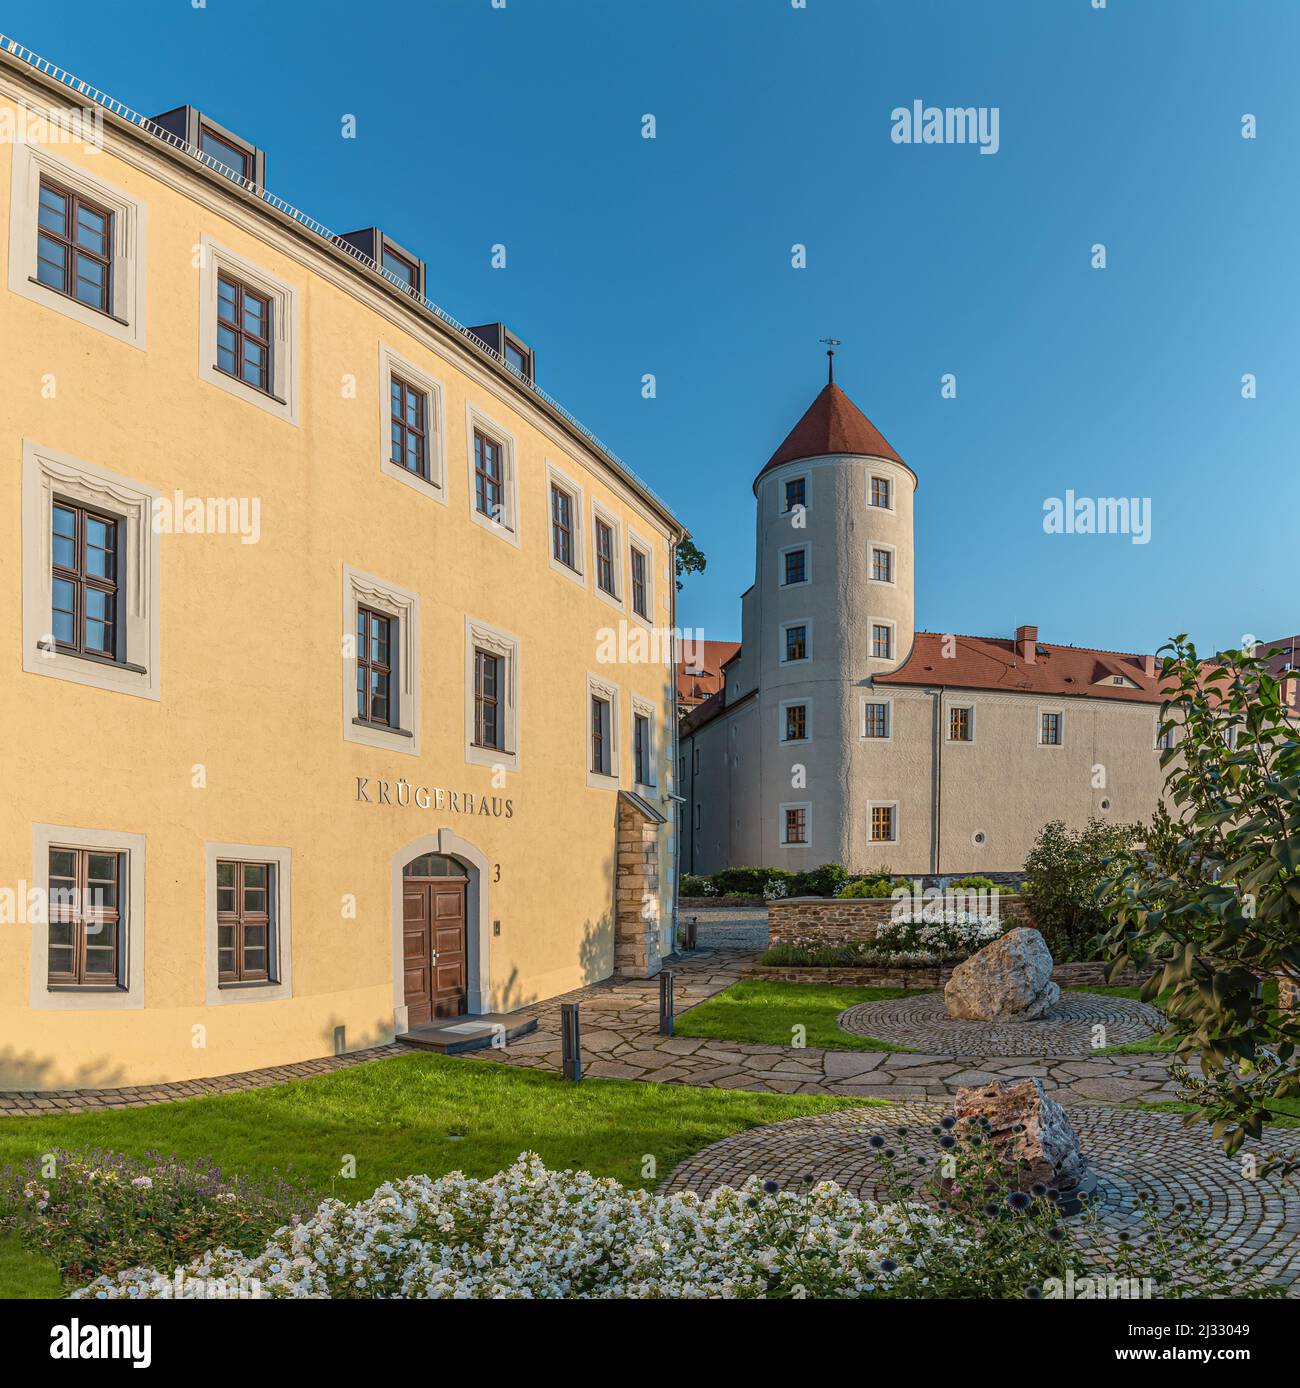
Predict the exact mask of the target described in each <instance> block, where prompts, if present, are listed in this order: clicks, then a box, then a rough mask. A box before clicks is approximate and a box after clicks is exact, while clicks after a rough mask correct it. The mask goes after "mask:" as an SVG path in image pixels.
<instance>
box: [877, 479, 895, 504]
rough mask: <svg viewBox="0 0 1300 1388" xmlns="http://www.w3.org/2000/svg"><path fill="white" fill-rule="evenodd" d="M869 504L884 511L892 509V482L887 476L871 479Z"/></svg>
mask: <svg viewBox="0 0 1300 1388" xmlns="http://www.w3.org/2000/svg"><path fill="white" fill-rule="evenodd" d="M871 504H872V505H873V506H879V507H881V509H882V510H885V511H892V510H893V509H894V484H893V483H892V482H891V481H890V480H889V478H888V477H873V478H872V479H871Z"/></svg>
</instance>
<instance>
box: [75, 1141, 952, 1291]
mask: <svg viewBox="0 0 1300 1388" xmlns="http://www.w3.org/2000/svg"><path fill="white" fill-rule="evenodd" d="M947 1229H948V1226H946V1225H945V1224H944V1223H943V1222H942V1220H941V1219H940V1218H939V1217H938V1216H937V1215H935V1214H934V1213H933V1212H932V1211H930V1210H928V1209H926V1208H925V1207H924V1206H922V1205H919V1204H910V1203H908V1204H903V1203H900V1204H892V1205H878V1204H874V1203H872V1202H870V1201H866V1200H859V1199H858V1198H857V1197H855V1196H853V1195H850V1194H848V1193H847V1192H846V1191H843V1190H841V1189H840V1187H838V1186H837V1185H835V1184H834V1183H833V1182H822V1183H820V1184H818V1185H814V1186H808V1187H806V1188H804V1189H803V1190H802V1191H800V1192H798V1193H794V1192H782V1193H779V1194H776V1193H772V1192H770V1191H769V1192H767V1193H764V1190H763V1188H762V1187H761V1186H760V1185H759V1184H758V1183H757V1182H753V1183H751V1184H750V1185H749V1186H748V1187H746V1188H745V1189H744V1190H741V1191H736V1190H731V1189H729V1188H723V1189H721V1190H718V1191H715V1192H714V1193H713V1194H712V1195H710V1196H707V1197H701V1196H698V1195H694V1194H691V1193H683V1194H676V1195H654V1194H650V1193H647V1192H645V1191H639V1190H627V1189H624V1187H622V1186H621V1185H619V1183H618V1182H617V1181H614V1180H611V1179H608V1178H597V1177H594V1176H591V1175H590V1174H588V1173H587V1172H585V1171H549V1170H547V1168H546V1167H545V1166H543V1164H542V1162H541V1161H540V1159H539V1158H538V1157H536V1156H535V1155H533V1154H531V1153H524V1154H523V1155H521V1156H520V1158H519V1160H518V1161H517V1162H516V1163H515V1164H514V1166H512V1167H510V1169H509V1170H507V1171H502V1172H499V1173H498V1174H497V1175H495V1176H492V1177H490V1178H489V1179H487V1180H478V1179H474V1178H471V1177H467V1176H464V1175H462V1174H461V1173H460V1172H452V1173H451V1174H450V1175H447V1176H443V1177H440V1178H438V1179H436V1180H435V1179H433V1178H431V1177H428V1176H408V1177H406V1178H405V1179H403V1180H400V1181H394V1182H390V1183H388V1184H386V1185H383V1186H381V1187H380V1188H379V1189H378V1190H377V1191H376V1192H375V1193H374V1195H372V1196H371V1197H370V1199H368V1200H363V1201H361V1202H360V1203H359V1204H356V1205H347V1204H344V1203H343V1202H342V1201H340V1200H326V1201H324V1202H323V1203H322V1204H321V1205H320V1206H319V1208H318V1209H317V1210H316V1212H315V1214H314V1215H313V1216H312V1217H311V1218H310V1219H309V1220H307V1221H305V1222H304V1223H302V1224H298V1225H295V1226H293V1227H291V1228H284V1229H280V1230H278V1231H277V1232H276V1234H275V1236H274V1237H273V1238H272V1240H271V1242H270V1243H269V1244H268V1245H267V1246H266V1248H265V1249H264V1250H263V1251H262V1252H261V1253H260V1254H257V1255H255V1256H253V1257H246V1256H245V1255H243V1254H240V1253H236V1252H233V1251H231V1250H230V1249H216V1250H214V1251H212V1252H209V1253H207V1254H205V1255H204V1256H203V1257H201V1258H199V1259H196V1260H195V1261H194V1262H192V1263H191V1264H189V1266H188V1267H187V1268H186V1269H184V1270H183V1271H180V1270H173V1271H172V1272H162V1271H159V1270H157V1269H153V1268H133V1269H131V1270H130V1271H128V1272H124V1273H121V1274H120V1275H119V1276H118V1277H116V1278H108V1277H101V1278H99V1279H98V1280H97V1281H95V1282H92V1283H90V1284H89V1285H88V1286H87V1287H84V1288H82V1289H81V1290H80V1291H77V1292H74V1293H73V1295H74V1296H78V1297H95V1298H149V1299H152V1298H171V1297H174V1296H188V1297H199V1298H202V1297H210V1296H217V1295H222V1294H223V1293H222V1292H221V1291H220V1290H214V1289H220V1288H222V1287H230V1288H235V1287H238V1288H240V1289H241V1291H240V1292H238V1293H232V1292H229V1291H228V1292H225V1293H224V1294H226V1295H230V1294H239V1295H249V1294H252V1295H256V1296H260V1297H314V1298H343V1297H408V1298H433V1297H461V1298H463V1297H510V1298H520V1297H521V1298H534V1297H538V1298H540V1297H577V1298H590V1297H627V1298H658V1297H714V1298H718V1297H721V1298H733V1297H763V1296H795V1297H798V1296H809V1295H815V1296H819V1297H827V1296H832V1297H834V1296H841V1297H862V1296H873V1295H876V1296H881V1295H884V1296H888V1295H891V1294H893V1295H898V1294H899V1293H900V1292H901V1291H902V1290H903V1285H902V1284H904V1283H905V1284H906V1285H907V1286H908V1287H909V1288H910V1293H911V1294H912V1295H916V1294H917V1291H918V1289H920V1288H923V1287H924V1284H925V1280H926V1273H925V1270H926V1265H927V1262H928V1261H929V1260H930V1259H936V1258H944V1259H947V1260H951V1259H953V1258H954V1256H955V1257H957V1258H958V1260H960V1259H961V1258H962V1255H963V1253H964V1252H965V1251H966V1247H967V1246H966V1245H965V1244H962V1243H959V1242H958V1241H957V1240H956V1239H955V1237H954V1236H953V1235H952V1234H951V1233H949V1232H947ZM909 1255H910V1257H911V1261H910V1262H909V1261H908V1259H909ZM248 1288H253V1289H254V1290H253V1291H252V1292H251V1293H250V1292H249V1291H248V1290H247V1289H248Z"/></svg>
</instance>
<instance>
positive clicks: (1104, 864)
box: [1021, 819, 1137, 960]
mask: <svg viewBox="0 0 1300 1388" xmlns="http://www.w3.org/2000/svg"><path fill="white" fill-rule="evenodd" d="M1136 832H1137V831H1136V830H1135V829H1134V827H1133V826H1132V825H1131V824H1107V823H1105V822H1104V821H1102V820H1099V819H1090V820H1089V821H1088V824H1087V826H1086V827H1085V828H1083V829H1067V828H1066V827H1065V825H1064V824H1063V823H1062V822H1061V821H1060V820H1059V819H1054V820H1052V822H1051V823H1050V824H1044V825H1043V827H1042V829H1040V830H1039V833H1038V838H1037V840H1036V841H1035V843H1034V846H1033V848H1032V849H1031V850H1030V853H1029V856H1028V857H1027V858H1026V859H1025V881H1024V886H1023V887H1022V888H1021V892H1022V893H1023V895H1024V896H1026V897H1027V898H1028V899H1029V902H1030V910H1031V911H1032V912H1033V917H1034V924H1035V925H1036V926H1037V927H1038V929H1039V930H1041V931H1042V933H1043V937H1044V938H1045V939H1046V941H1047V946H1048V948H1049V949H1050V950H1051V951H1052V955H1053V957H1054V958H1056V959H1058V960H1060V959H1097V958H1100V957H1101V956H1100V936H1101V933H1102V932H1103V930H1105V928H1106V917H1105V915H1104V914H1103V911H1102V902H1101V900H1100V898H1099V893H1100V892H1101V890H1102V887H1103V884H1104V883H1105V882H1106V881H1107V880H1108V879H1109V878H1111V877H1113V876H1114V874H1115V867H1114V863H1113V862H1112V861H1111V860H1112V859H1113V858H1115V856H1116V855H1117V854H1127V853H1130V852H1131V851H1132V848H1133V844H1134V839H1135V836H1136Z"/></svg>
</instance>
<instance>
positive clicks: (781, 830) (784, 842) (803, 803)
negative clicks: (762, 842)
mask: <svg viewBox="0 0 1300 1388" xmlns="http://www.w3.org/2000/svg"><path fill="white" fill-rule="evenodd" d="M787 810H802V811H803V812H804V817H803V824H804V835H805V837H804V840H803V842H802V843H799V842H792V841H791V840H790V839H787V838H786V836H785V828H786V826H785V812H786V811H787ZM777 815H778V818H777V821H776V826H777V840H778V842H779V843H780V845H781V847H782V848H811V847H812V841H813V807H812V801H811V800H789V801H785V802H784V803H782V804H781V805H778V806H777Z"/></svg>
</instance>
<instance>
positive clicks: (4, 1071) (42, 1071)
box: [0, 1050, 123, 1091]
mask: <svg viewBox="0 0 1300 1388" xmlns="http://www.w3.org/2000/svg"><path fill="white" fill-rule="evenodd" d="M56 1065H57V1066H59V1068H62V1062H61V1061H57V1060H56V1059H55V1058H54V1057H53V1056H49V1057H45V1058H42V1057H40V1056H37V1055H35V1054H34V1053H33V1052H31V1051H28V1052H27V1053H26V1054H19V1052H17V1051H15V1050H0V1091H6V1090H19V1091H22V1090H32V1089H37V1090H39V1089H45V1090H53V1089H54V1088H55V1086H54V1084H53V1083H52V1080H53V1077H54V1074H55V1073H56V1070H55V1067H56ZM122 1074H123V1072H122V1069H121V1067H120V1066H117V1065H114V1064H113V1063H112V1062H110V1061H109V1060H107V1059H101V1060H88V1061H85V1062H83V1063H82V1064H81V1065H80V1066H79V1067H78V1068H77V1070H76V1071H75V1072H74V1079H73V1082H72V1083H71V1084H62V1085H59V1086H58V1088H59V1089H113V1088H115V1087H117V1086H118V1085H120V1084H122V1082H123V1081H122Z"/></svg>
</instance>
